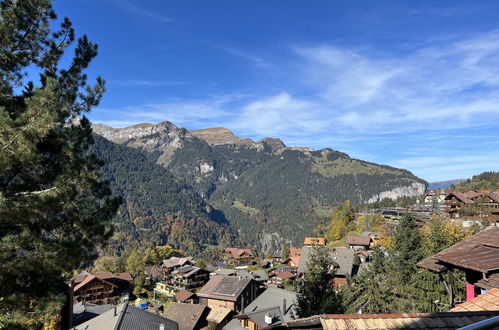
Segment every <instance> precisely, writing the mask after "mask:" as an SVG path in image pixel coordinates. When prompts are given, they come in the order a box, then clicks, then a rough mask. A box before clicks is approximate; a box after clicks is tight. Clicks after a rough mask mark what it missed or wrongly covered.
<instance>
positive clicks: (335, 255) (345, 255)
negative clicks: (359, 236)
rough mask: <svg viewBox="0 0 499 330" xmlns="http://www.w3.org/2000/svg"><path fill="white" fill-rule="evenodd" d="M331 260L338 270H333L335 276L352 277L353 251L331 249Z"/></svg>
mask: <svg viewBox="0 0 499 330" xmlns="http://www.w3.org/2000/svg"><path fill="white" fill-rule="evenodd" d="M331 258H332V259H333V262H334V263H336V264H337V265H338V268H336V269H335V274H336V275H352V268H353V259H354V258H355V251H354V250H353V249H349V248H336V249H333V251H332V252H331Z"/></svg>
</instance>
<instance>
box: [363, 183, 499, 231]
mask: <svg viewBox="0 0 499 330" xmlns="http://www.w3.org/2000/svg"><path fill="white" fill-rule="evenodd" d="M366 213H368V214H382V215H383V216H384V218H385V219H387V220H395V221H397V220H398V219H400V217H401V216H403V215H404V214H407V213H410V214H412V216H414V217H415V218H416V219H417V221H418V222H420V223H427V222H429V220H430V219H431V217H432V216H434V215H440V216H442V217H445V218H452V219H459V222H460V224H461V225H462V226H464V227H470V226H472V225H480V226H481V225H483V224H490V223H496V222H498V221H499V192H497V191H490V190H479V189H471V190H466V191H463V190H459V189H437V190H430V191H428V192H426V193H425V195H423V196H422V198H421V199H417V201H416V203H415V204H413V205H410V206H407V207H400V206H399V207H397V206H395V207H381V208H374V209H368V210H367V211H366Z"/></svg>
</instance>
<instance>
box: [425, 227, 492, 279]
mask: <svg viewBox="0 0 499 330" xmlns="http://www.w3.org/2000/svg"><path fill="white" fill-rule="evenodd" d="M479 246H485V247H491V248H495V249H496V250H497V253H496V254H495V255H497V258H499V227H495V226H491V227H489V228H487V229H484V230H482V231H481V232H479V233H476V234H475V235H473V236H471V237H469V238H467V239H465V240H463V241H461V242H459V243H457V244H454V245H453V246H451V247H449V248H447V249H445V250H443V251H441V252H439V253H437V254H434V255H433V256H431V257H429V258H427V259H424V260H422V261H420V262H418V264H417V265H418V266H419V267H421V268H426V269H429V270H432V271H435V272H442V271H445V270H447V267H446V266H445V263H444V261H443V260H444V259H445V260H447V261H449V263H451V262H455V260H453V258H452V256H453V254H454V256H456V253H460V252H465V253H466V252H467V251H468V252H469V251H473V249H475V248H477V247H479ZM475 252H476V253H477V254H479V253H481V252H482V250H475ZM465 257H466V260H467V262H466V264H464V263H463V262H464V259H461V260H460V264H459V265H458V266H461V267H464V268H470V269H474V268H476V267H475V266H479V265H478V264H475V263H474V261H473V258H472V257H470V256H469V255H467V256H466V254H465ZM470 258H471V259H470ZM454 259H455V258H454ZM452 264H453V263H452ZM472 267H473V268H472Z"/></svg>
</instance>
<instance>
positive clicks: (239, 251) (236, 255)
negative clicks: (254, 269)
mask: <svg viewBox="0 0 499 330" xmlns="http://www.w3.org/2000/svg"><path fill="white" fill-rule="evenodd" d="M224 253H230V255H231V256H232V258H234V259H239V258H241V257H242V256H243V255H245V254H246V255H248V256H249V257H253V252H251V250H250V249H238V248H226V249H224Z"/></svg>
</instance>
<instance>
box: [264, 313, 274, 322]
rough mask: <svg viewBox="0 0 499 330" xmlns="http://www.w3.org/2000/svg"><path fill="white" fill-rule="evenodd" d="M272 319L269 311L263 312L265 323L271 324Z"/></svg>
mask: <svg viewBox="0 0 499 330" xmlns="http://www.w3.org/2000/svg"><path fill="white" fill-rule="evenodd" d="M272 321H273V317H272V314H270V313H267V314H265V323H266V324H268V325H270V324H272Z"/></svg>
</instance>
